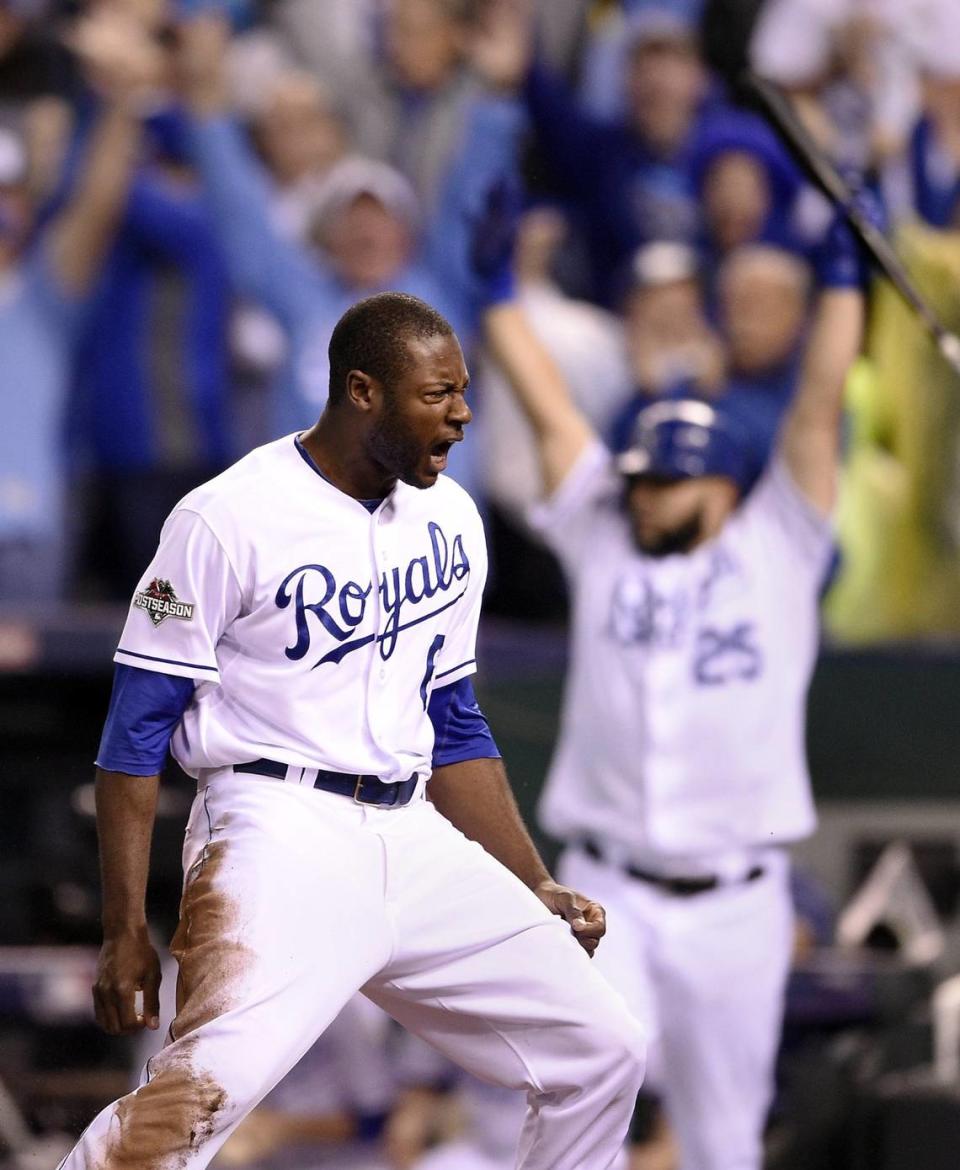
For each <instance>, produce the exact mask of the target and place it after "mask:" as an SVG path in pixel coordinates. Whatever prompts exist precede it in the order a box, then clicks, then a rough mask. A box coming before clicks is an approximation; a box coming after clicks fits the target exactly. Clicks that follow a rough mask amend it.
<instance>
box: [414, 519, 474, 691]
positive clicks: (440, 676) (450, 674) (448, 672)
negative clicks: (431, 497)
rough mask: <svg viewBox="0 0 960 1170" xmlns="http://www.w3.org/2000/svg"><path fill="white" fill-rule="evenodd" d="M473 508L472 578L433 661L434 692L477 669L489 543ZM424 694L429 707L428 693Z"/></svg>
mask: <svg viewBox="0 0 960 1170" xmlns="http://www.w3.org/2000/svg"><path fill="white" fill-rule="evenodd" d="M470 509H471V513H472V520H471V523H470V525H469V528H468V530H467V532H466V533H465V536H466V543H465V544H464V549H465V551H466V554H467V557H468V559H469V562H470V578H469V580H468V581H467V587H466V592H465V593H464V595H463V598H462V601H461V603H458V604H457V606H456V607H455V609H454V613H455V617H454V619H453V621H452V622H451V624H450V628H449V629H448V630H447V632H446V633H445V634H444V635H443V636H442V642H441V643H440V644H439V645H437V647H436V653H435V658H434V659H433V661H432V662H431V664H430V665H431V667H432V670H433V673H432V676H431V677H430V679H429V683H430V690H431V691H432V690H435V689H437V688H439V687H446V686H449V685H450V684H451V683H455V682H458V681H459V680H460V679H462V678H466V677H467V676H468V675H471V674H474V673H476V669H477V629H478V627H479V625H480V609H481V605H482V602H483V589H484V586H485V585H486V582H487V544H486V537H485V535H484V531H483V522H482V521H481V519H480V516H479V513H478V512H477V510H476V508H475V507H474V506H473V503H472V502H471V504H470ZM425 681H426V680H425ZM423 697H424V705H425V706H426V704H427V701H428V700H427V695H426V693H424V696H423Z"/></svg>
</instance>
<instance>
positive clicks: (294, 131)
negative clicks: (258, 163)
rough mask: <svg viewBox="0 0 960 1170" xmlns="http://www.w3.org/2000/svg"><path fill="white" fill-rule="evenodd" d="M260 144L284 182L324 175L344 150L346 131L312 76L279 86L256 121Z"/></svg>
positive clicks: (268, 162)
mask: <svg viewBox="0 0 960 1170" xmlns="http://www.w3.org/2000/svg"><path fill="white" fill-rule="evenodd" d="M256 136H257V144H258V145H259V147H260V150H261V153H262V154H263V156H264V160H265V161H266V164H267V166H268V167H269V168H270V171H271V173H272V174H273V176H274V177H275V178H276V179H277V181H278V182H279V183H281V184H284V183H295V182H296V181H297V180H298V179H300V178H302V177H303V176H304V175H311V174H322V173H323V172H324V171H326V170H327V169H328V168H329V167H330V166H331V165H332V164H333V163H334V162H336V160H337V159H338V158H339V157H340V155H341V154H342V153H343V132H342V129H341V127H340V124H339V122H338V121H337V119H336V118H335V117H334V116H333V114H332V113H331V112H330V110H329V109H328V108H327V106H326V105H325V104H324V102H323V99H322V97H321V94H320V92H319V90H318V89H317V87H316V84H315V83H313V82H312V81H311V79H309V78H305V77H297V78H293V77H292V78H290V79H289V81H286V82H284V83H282V84H280V85H278V86H277V87H276V89H275V90H274V92H273V93H272V94H271V97H270V101H269V102H268V104H267V106H266V109H265V110H264V111H263V114H262V115H261V116H260V118H259V119H258V121H257V126H256Z"/></svg>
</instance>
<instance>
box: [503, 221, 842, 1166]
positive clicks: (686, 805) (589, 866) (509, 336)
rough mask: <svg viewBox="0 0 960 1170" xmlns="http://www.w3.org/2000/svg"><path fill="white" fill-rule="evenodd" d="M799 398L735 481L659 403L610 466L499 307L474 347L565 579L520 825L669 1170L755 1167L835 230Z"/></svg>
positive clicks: (774, 1033) (807, 807) (825, 532)
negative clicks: (641, 1065)
mask: <svg viewBox="0 0 960 1170" xmlns="http://www.w3.org/2000/svg"><path fill="white" fill-rule="evenodd" d="M817 268H818V277H819V283H820V289H821V291H820V293H819V296H818V299H817V303H816V308H815V316H814V320H813V324H812V328H811V332H810V335H809V340H808V344H807V352H806V355H805V366H804V371H803V377H802V384H801V387H800V389H799V392H798V394H797V396H796V399H795V401H794V404H793V407H792V409H791V411H790V413H789V417H788V419H787V421H786V423H785V426H784V428H783V431H782V435H781V437H780V441H779V447H778V450H777V453H776V456H775V458H774V460H773V463H772V466H771V467H770V468H769V470H768V471H767V472H766V473H765V475H764V476H763V478H762V479H761V481H760V482H759V483H758V484H757V486H756V487H755V488H754V489H753V490H752V491H751V492H750V493H749V494H748V495H744V488H745V486H746V484H747V481H748V478H749V469H748V465H747V454H746V448H745V446H744V445H743V442H742V439H741V435H740V434H739V433H738V432H737V431H736V430H735V428H734V426H733V424H732V423H731V422H728V421H727V420H726V419H725V417H724V415H723V414H722V413H721V411H720V409H719V408H717V407H714V406H712V405H708V404H707V403H704V402H699V401H693V400H682V401H673V400H661V401H659V402H657V403H655V404H653V405H651V406H649V407H647V408H646V409H644V410H643V411H642V412H641V413H640V415H639V417H638V418H637V421H636V429H635V431H634V433H633V441H632V444H631V446H630V448H629V450H627V451H626V452H625V453H624V454H623V455H621V456H620V457H619V458H617V459H614V458H613V457H612V456H611V454H610V452H609V451H607V450H606V449H605V448H604V446H603V445H602V444H601V443H600V442H599V440H598V439H597V438H596V436H595V435H594V434H592V433H591V430H590V427H589V424H588V423H587V422H586V420H585V419H584V418H583V417H582V416H581V415H580V413H579V412H578V410H577V409H576V407H575V406H574V404H573V402H572V400H571V398H570V396H569V394H568V393H567V390H566V388H565V386H564V385H563V384H562V381H561V379H560V377H559V375H558V374H557V372H556V370H555V369H554V367H553V366H552V364H551V363H550V361H549V359H548V357H547V356H546V355H545V354H544V352H543V350H542V348H540V346H539V345H538V343H537V341H536V340H535V338H534V337H533V335H532V333H531V332H530V330H529V328H528V327H527V324H526V322H525V320H524V318H523V316H522V314H521V311H520V310H519V309H518V308H517V307H515V306H514V305H512V304H510V303H509V302H508V301H505V302H504V303H501V304H498V305H495V306H494V307H493V308H492V309H491V310H490V311H489V313H488V314H487V334H488V338H489V341H490V344H491V347H492V349H493V351H494V353H495V355H496V356H497V357H498V359H499V360H500V362H501V364H502V365H503V367H504V369H505V371H506V372H507V375H508V377H509V378H510V379H511V381H512V384H513V386H514V389H515V392H516V394H517V396H518V398H519V400H520V402H521V404H522V405H523V407H524V408H525V412H526V414H527V416H528V417H529V419H530V422H531V424H532V426H533V428H534V431H535V434H536V437H537V441H538V445H539V451H540V456H541V462H542V470H543V477H544V484H545V489H546V492H547V499H546V501H545V502H544V503H543V504H541V505H540V506H539V510H538V512H537V515H536V517H535V519H536V522H537V523H538V525H539V528H540V531H541V532H542V534H543V536H544V538H545V539H546V540H547V542H548V543H549V544H550V546H551V547H552V548H553V549H554V550H555V551H556V553H557V554H558V556H559V557H560V559H561V561H562V563H563V565H564V567H565V570H566V573H567V576H568V578H569V582H570V587H571V594H572V606H573V619H572V620H573V630H572V645H571V661H570V673H569V677H568V680H567V688H566V696H565V703H564V708H563V718H562V729H561V734H560V739H559V743H558V745H557V748H556V753H555V756H554V759H553V764H552V767H551V771H550V775H549V778H548V782H547V786H546V788H545V791H544V794H543V797H542V802H541V808H540V813H541V816H542V820H543V823H544V825H545V827H546V828H547V829H548V830H549V831H550V832H552V833H553V834H555V835H556V836H558V837H559V838H561V839H563V840H565V841H566V842H567V843H568V848H567V849H566V851H565V853H564V856H563V859H562V862H561V866H562V870H561V872H562V874H563V877H564V880H566V881H571V882H573V883H575V884H576V883H579V882H582V883H584V884H585V885H586V886H587V887H588V888H589V889H591V890H594V891H597V892H598V894H599V895H601V896H602V899H603V901H604V903H605V906H606V910H607V915H608V921H609V923H610V939H609V943H608V945H606V946H605V947H604V952H603V955H602V958H601V959H600V960H599V965H600V966H601V968H602V969H603V970H604V971H605V972H606V973H607V974H608V975H609V977H610V978H611V981H612V982H614V984H615V985H616V986H618V987H619V988H620V990H621V991H623V992H624V994H625V996H626V998H627V1001H628V1003H630V1004H631V1006H632V1007H633V1008H634V1010H635V1011H636V1013H637V1014H638V1016H640V1018H641V1019H645V1020H647V1021H648V1023H649V1025H650V1030H651V1034H652V1036H653V1037H655V1039H656V1041H657V1043H656V1044H651V1062H650V1078H651V1081H653V1082H655V1083H658V1085H659V1088H660V1089H661V1091H662V1092H663V1094H664V1099H665V1104H666V1107H667V1109H668V1112H669V1117H670V1119H671V1121H672V1123H673V1126H674V1128H675V1130H676V1133H677V1137H678V1140H679V1145H680V1149H681V1159H682V1167H683V1170H758V1168H759V1167H760V1165H761V1160H762V1134H763V1128H764V1121H765V1115H766V1112H767V1109H768V1106H769V1102H770V1097H771V1089H772V1073H773V1065H774V1058H775V1053H776V1048H777V1042H778V1037H779V1029H780V1019H781V1007H782V999H783V991H784V984H785V979H786V975H787V968H788V963H789V958H790V952H791V943H792V915H791V906H790V899H789V895H788V885H787V883H788V872H787V859H786V856H785V854H784V853H783V852H782V850H781V846H782V844H783V843H784V842H787V841H791V840H794V839H796V838H799V837H802V836H804V835H805V834H808V833H809V832H810V831H811V830H812V829H813V827H814V809H813V803H812V799H811V794H810V787H809V780H808V775H807V768H806V762H805V759H804V714H805V696H806V691H807V686H808V683H809V679H810V675H811V671H812V669H813V664H814V660H815V656H816V652H817V598H818V590H819V588H820V586H821V583H822V581H823V577H824V572H825V570H826V568H827V565H828V561H829V559H830V556H831V546H832V541H831V529H830V524H829V521H828V516H829V514H830V511H831V508H832V505H833V502H834V497H835V491H836V481H837V455H838V422H839V416H840V408H841V394H842V390H843V385H844V380H845V376H846V373H847V370H848V368H849V366H850V365H851V363H852V361H853V360H854V358H855V356H856V353H857V350H858V346H859V342H860V337H861V327H862V316H863V306H862V300H863V298H862V294H861V290H860V287H859V284H860V281H861V276H862V274H861V271H860V264H859V257H858V255H857V252H856V250H855V244H854V242H853V239H852V237H851V236H850V235H849V233H848V232H847V231H846V229H845V227H842V226H841V225H840V224H839V223H838V224H837V225H835V226H834V228H833V229H832V230H831V232H830V235H829V238H828V240H827V241H825V243H824V245H823V247H822V248H821V254H820V256H819V257H818V262H817Z"/></svg>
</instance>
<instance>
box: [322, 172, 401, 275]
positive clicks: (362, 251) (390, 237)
mask: <svg viewBox="0 0 960 1170" xmlns="http://www.w3.org/2000/svg"><path fill="white" fill-rule="evenodd" d="M320 242H321V244H322V246H323V248H324V250H325V251H326V253H327V257H328V259H329V261H330V263H331V264H332V265H333V268H334V270H335V271H336V273H337V275H338V276H339V277H340V279H341V280H342V281H343V282H344V284H346V285H348V286H350V287H351V288H356V289H358V290H363V289H369V290H377V289H383V288H385V287H387V286H388V285H389V284H390V283H391V281H392V279H393V277H394V276H395V275H396V273H397V272H398V271H399V270H400V269H401V268H402V267H403V266H404V265H405V264H406V263H407V261H408V260H409V258H410V253H411V250H412V248H413V237H412V234H411V232H410V230H409V228H408V227H407V226H406V224H405V223H404V222H403V221H402V220H401V219H398V218H397V216H395V215H393V214H392V213H391V212H389V211H388V210H387V209H386V208H385V207H384V206H383V204H382V203H380V201H379V200H377V199H374V198H373V196H371V195H361V196H360V197H359V198H358V199H355V200H354V201H353V202H352V203H351V204H350V205H349V206H348V207H345V208H344V209H343V210H342V211H340V212H338V214H337V215H336V216H334V217H333V220H332V222H331V223H330V225H329V227H328V228H327V230H326V231H325V232H324V234H323V236H322V238H321V241H320Z"/></svg>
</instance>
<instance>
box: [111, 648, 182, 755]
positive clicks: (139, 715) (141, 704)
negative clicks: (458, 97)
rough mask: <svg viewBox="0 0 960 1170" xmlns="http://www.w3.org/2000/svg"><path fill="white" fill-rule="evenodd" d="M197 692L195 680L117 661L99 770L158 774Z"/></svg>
mask: <svg viewBox="0 0 960 1170" xmlns="http://www.w3.org/2000/svg"><path fill="white" fill-rule="evenodd" d="M193 689H194V682H193V679H191V678H179V677H177V676H176V675H172V674H162V673H161V672H160V671H157V670H141V669H140V668H139V667H137V666H127V665H125V664H124V663H122V662H118V663H117V665H116V667H115V668H114V675H113V693H112V694H111V696H110V709H109V710H108V711H107V719H106V722H105V723H104V725H103V735H102V736H101V738H100V750H99V751H98V752H97V767H98V768H103V769H104V770H105V771H107V772H125V773H126V774H127V775H129V776H154V775H156V774H157V773H158V772H159V771H160V770H161V769H162V768H163V765H164V763H165V762H166V759H167V748H168V747H169V746H170V737H171V736H172V735H173V732H174V729H175V728H176V726H177V724H178V723H179V722H180V719H181V717H182V716H183V713H184V711H185V710H186V709H187V706H188V704H189V703H190V700H191V698H192V697H193Z"/></svg>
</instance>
